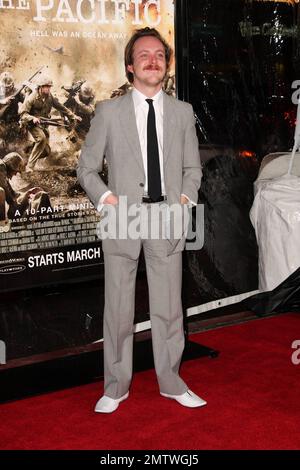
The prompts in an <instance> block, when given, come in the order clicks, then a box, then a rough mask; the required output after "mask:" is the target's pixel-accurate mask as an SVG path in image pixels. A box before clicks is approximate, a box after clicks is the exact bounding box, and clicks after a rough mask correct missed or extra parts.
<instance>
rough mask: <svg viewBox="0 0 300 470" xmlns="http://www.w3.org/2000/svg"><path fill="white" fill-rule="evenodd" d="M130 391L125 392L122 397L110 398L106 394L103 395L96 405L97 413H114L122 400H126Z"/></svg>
mask: <svg viewBox="0 0 300 470" xmlns="http://www.w3.org/2000/svg"><path fill="white" fill-rule="evenodd" d="M128 395H129V392H127V393H125V395H123V396H122V397H121V398H115V399H114V398H110V397H107V396H106V395H103V397H102V398H100V400H98V401H97V403H96V406H95V411H96V413H113V411H116V409H117V408H118V406H119V404H120V403H121V401H124V400H126V398H128Z"/></svg>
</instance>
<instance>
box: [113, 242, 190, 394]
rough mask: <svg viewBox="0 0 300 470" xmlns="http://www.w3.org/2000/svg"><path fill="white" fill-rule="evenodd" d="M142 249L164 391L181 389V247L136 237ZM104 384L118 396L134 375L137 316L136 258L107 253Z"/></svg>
mask: <svg viewBox="0 0 300 470" xmlns="http://www.w3.org/2000/svg"><path fill="white" fill-rule="evenodd" d="M136 243H140V245H141V246H142V247H143V250H144V256H145V263H146V271H147V279H148V289H149V304H150V319H151V330H152V345H153V355H154V363H155V371H156V375H157V379H158V384H159V388H160V391H161V392H163V393H168V394H172V395H181V394H182V393H184V392H185V391H186V390H187V389H188V387H187V385H186V384H185V383H184V382H183V380H182V379H181V378H180V377H179V375H178V370H179V366H180V361H181V357H182V352H183V348H184V331H183V315H182V303H181V285H182V252H177V253H174V254H172V255H169V256H167V249H166V245H167V244H168V243H169V241H168V240H151V239H144V240H136ZM104 262H105V308H104V390H105V395H107V396H109V397H111V398H115V399H116V398H119V397H121V396H122V395H124V394H125V393H126V392H127V391H128V389H129V386H130V382H131V378H132V350H133V321H134V310H135V305H134V302H135V283H136V273H137V266H138V259H131V258H129V257H126V256H119V255H111V254H107V253H104Z"/></svg>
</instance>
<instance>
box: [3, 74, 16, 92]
mask: <svg viewBox="0 0 300 470" xmlns="http://www.w3.org/2000/svg"><path fill="white" fill-rule="evenodd" d="M0 83H1V84H2V85H3V86H4V88H5V90H6V91H9V90H11V89H13V88H14V86H15V84H14V79H13V77H12V74H11V73H9V72H3V73H1V75H0Z"/></svg>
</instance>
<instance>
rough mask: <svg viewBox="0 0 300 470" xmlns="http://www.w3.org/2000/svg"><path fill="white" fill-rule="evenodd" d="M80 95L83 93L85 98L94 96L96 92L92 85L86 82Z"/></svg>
mask: <svg viewBox="0 0 300 470" xmlns="http://www.w3.org/2000/svg"><path fill="white" fill-rule="evenodd" d="M80 95H82V96H83V97H84V98H94V97H95V92H94V90H93V88H92V87H91V85H90V84H89V83H87V82H85V83H84V84H83V85H82V87H81V88H80Z"/></svg>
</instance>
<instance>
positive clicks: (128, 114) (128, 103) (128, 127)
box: [119, 91, 144, 172]
mask: <svg viewBox="0 0 300 470" xmlns="http://www.w3.org/2000/svg"><path fill="white" fill-rule="evenodd" d="M120 108H121V109H120V111H121V112H120V116H119V118H120V123H121V127H122V129H123V132H124V135H125V136H126V140H127V142H128V145H129V146H130V148H131V151H132V153H133V155H134V157H135V158H136V160H137V162H138V164H139V165H140V167H141V168H142V170H143V172H144V165H143V157H142V151H141V146H140V140H139V134H138V130H137V126H136V119H135V111H134V104H133V99H132V92H131V91H129V92H128V93H126V95H124V99H123V102H122V104H121V107H120Z"/></svg>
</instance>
